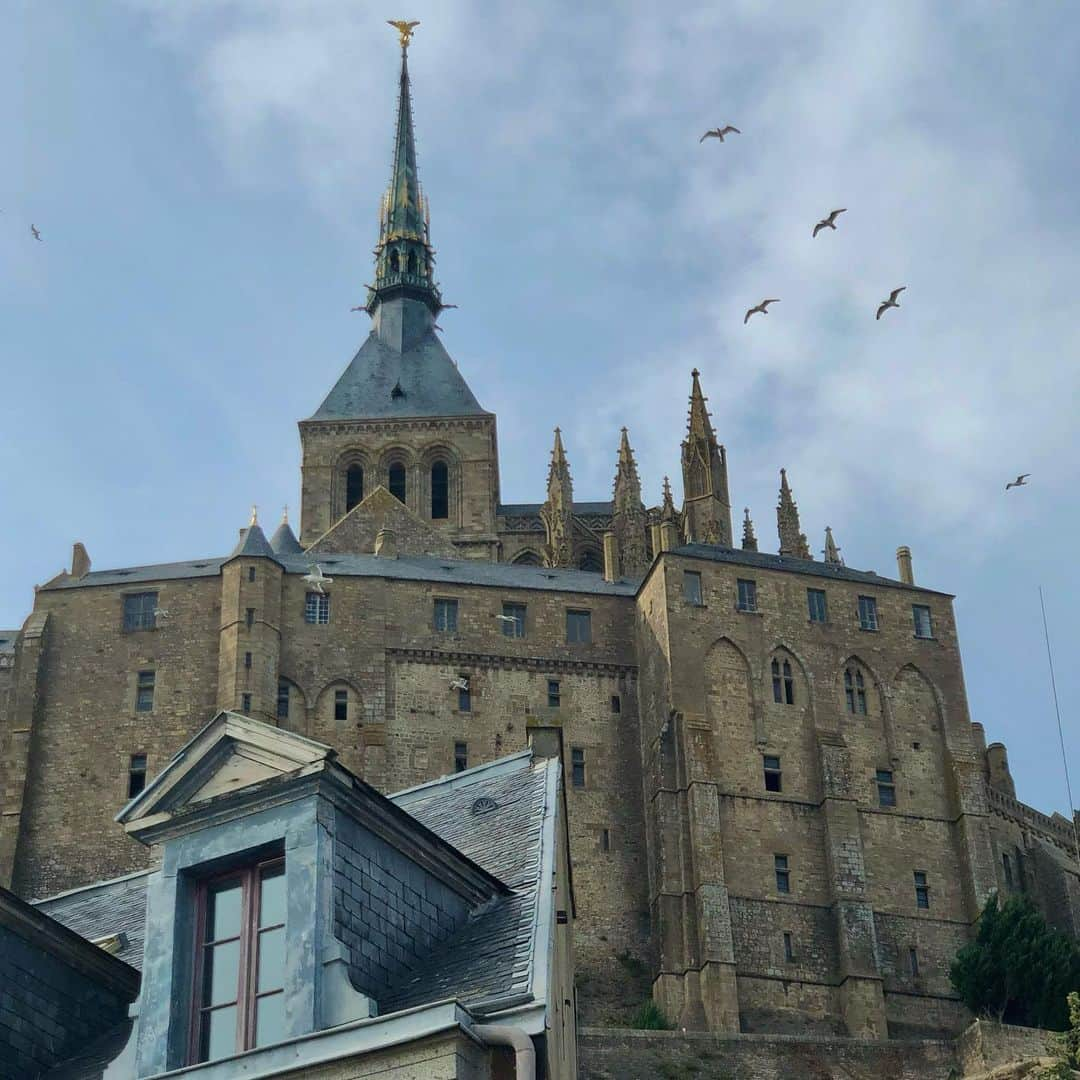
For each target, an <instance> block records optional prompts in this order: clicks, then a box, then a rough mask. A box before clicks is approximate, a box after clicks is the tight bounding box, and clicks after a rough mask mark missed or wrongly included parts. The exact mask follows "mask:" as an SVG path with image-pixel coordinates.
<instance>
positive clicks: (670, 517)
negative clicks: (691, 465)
mask: <svg viewBox="0 0 1080 1080" xmlns="http://www.w3.org/2000/svg"><path fill="white" fill-rule="evenodd" d="M660 520H661V521H674V520H675V501H674V500H673V499H672V497H671V481H670V480H669V479H668V478H667V477H666V476H665V477H664V496H663V498H662V500H661V502H660Z"/></svg>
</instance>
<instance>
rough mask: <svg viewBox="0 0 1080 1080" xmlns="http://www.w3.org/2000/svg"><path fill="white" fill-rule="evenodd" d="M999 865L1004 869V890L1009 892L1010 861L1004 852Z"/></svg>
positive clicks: (1011, 878) (1010, 877) (1010, 888)
mask: <svg viewBox="0 0 1080 1080" xmlns="http://www.w3.org/2000/svg"><path fill="white" fill-rule="evenodd" d="M1001 863H1002V865H1003V866H1004V868H1005V888H1007V889H1008V890H1009V891H1010V892H1011V891H1012V887H1013V872H1012V860H1011V859H1010V858H1009V856H1008V854H1007V853H1006V852H1002V854H1001Z"/></svg>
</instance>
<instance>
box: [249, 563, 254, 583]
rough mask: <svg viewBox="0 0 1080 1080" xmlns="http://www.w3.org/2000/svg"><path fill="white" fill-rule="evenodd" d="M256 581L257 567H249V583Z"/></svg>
mask: <svg viewBox="0 0 1080 1080" xmlns="http://www.w3.org/2000/svg"><path fill="white" fill-rule="evenodd" d="M254 580H255V567H254V566H249V567H248V581H254Z"/></svg>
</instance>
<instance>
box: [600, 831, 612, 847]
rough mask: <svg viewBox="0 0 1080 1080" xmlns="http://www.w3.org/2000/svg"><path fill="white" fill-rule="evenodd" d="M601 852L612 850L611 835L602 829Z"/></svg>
mask: <svg viewBox="0 0 1080 1080" xmlns="http://www.w3.org/2000/svg"><path fill="white" fill-rule="evenodd" d="M600 850H601V851H610V850H611V833H610V832H609V831H608V830H607V829H602V830H601V832H600Z"/></svg>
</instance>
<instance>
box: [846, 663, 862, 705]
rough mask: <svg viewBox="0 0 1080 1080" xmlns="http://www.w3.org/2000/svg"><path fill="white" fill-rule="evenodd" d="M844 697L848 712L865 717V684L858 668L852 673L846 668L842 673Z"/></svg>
mask: <svg viewBox="0 0 1080 1080" xmlns="http://www.w3.org/2000/svg"><path fill="white" fill-rule="evenodd" d="M844 697H845V698H846V699H847V710H848V712H850V713H861V714H862V715H864V716H865V715H866V683H865V681H864V680H863V673H862V672H861V671H860V670H859V669H858V668H855V669H854V671H852V669H851V668H848V669H847V670H846V671H845V672H844Z"/></svg>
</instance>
